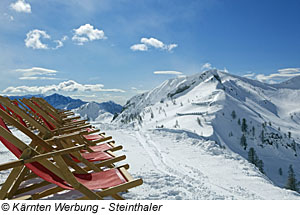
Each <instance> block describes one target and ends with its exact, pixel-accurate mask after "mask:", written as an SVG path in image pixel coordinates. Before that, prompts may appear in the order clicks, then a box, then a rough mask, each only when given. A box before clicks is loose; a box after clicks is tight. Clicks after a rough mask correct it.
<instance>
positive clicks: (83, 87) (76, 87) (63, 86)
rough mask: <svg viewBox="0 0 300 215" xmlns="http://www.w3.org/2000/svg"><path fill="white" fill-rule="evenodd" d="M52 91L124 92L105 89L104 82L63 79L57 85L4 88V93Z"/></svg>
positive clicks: (44, 92)
mask: <svg viewBox="0 0 300 215" xmlns="http://www.w3.org/2000/svg"><path fill="white" fill-rule="evenodd" d="M51 92H119V93H124V92H125V91H124V90H121V89H105V88H104V85H103V84H94V85H92V84H80V83H77V82H76V81H73V80H69V81H63V82H61V83H59V84H57V85H55V84H53V85H46V86H18V87H8V88H6V89H5V90H3V93H13V94H27V93H32V94H46V93H51Z"/></svg>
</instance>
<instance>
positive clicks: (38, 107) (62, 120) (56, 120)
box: [22, 97, 87, 127]
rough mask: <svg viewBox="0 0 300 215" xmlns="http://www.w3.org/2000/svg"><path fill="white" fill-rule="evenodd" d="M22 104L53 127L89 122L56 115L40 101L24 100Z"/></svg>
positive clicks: (34, 99)
mask: <svg viewBox="0 0 300 215" xmlns="http://www.w3.org/2000/svg"><path fill="white" fill-rule="evenodd" d="M22 102H25V104H26V105H27V106H28V107H29V108H30V109H31V110H32V111H33V112H34V113H37V115H39V116H40V117H43V118H45V119H46V120H47V121H48V122H47V123H50V125H51V126H53V125H54V126H56V127H57V126H59V127H60V126H64V125H69V124H72V125H74V124H77V125H80V124H84V123H86V122H87V120H79V119H80V116H76V117H61V116H60V115H58V114H56V112H55V111H52V109H50V108H48V106H43V105H42V104H41V103H40V102H39V100H38V99H36V98H34V97H33V98H31V99H26V98H23V99H22Z"/></svg>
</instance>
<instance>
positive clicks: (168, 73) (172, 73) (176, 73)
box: [153, 71, 182, 75]
mask: <svg viewBox="0 0 300 215" xmlns="http://www.w3.org/2000/svg"><path fill="white" fill-rule="evenodd" d="M153 73H154V74H156V75H182V72H178V71H155V72H153Z"/></svg>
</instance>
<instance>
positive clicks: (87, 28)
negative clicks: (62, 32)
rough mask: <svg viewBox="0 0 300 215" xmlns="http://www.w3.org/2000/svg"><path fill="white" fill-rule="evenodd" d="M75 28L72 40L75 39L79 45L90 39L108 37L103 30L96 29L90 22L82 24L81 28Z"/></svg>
mask: <svg viewBox="0 0 300 215" xmlns="http://www.w3.org/2000/svg"><path fill="white" fill-rule="evenodd" d="M73 30H74V36H73V37H72V40H73V41H75V42H76V43H77V44H78V45H83V44H84V43H86V42H88V41H93V40H104V39H107V37H106V36H105V35H104V31H103V30H99V29H96V28H94V26H92V25H90V24H85V25H82V26H80V27H79V28H77V29H73Z"/></svg>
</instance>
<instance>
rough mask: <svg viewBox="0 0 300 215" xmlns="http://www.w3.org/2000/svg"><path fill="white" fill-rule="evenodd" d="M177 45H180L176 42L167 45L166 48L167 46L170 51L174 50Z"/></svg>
mask: <svg viewBox="0 0 300 215" xmlns="http://www.w3.org/2000/svg"><path fill="white" fill-rule="evenodd" d="M176 47H178V45H177V44H174V43H173V44H170V45H167V46H166V48H167V50H168V51H172V49H174V48H176Z"/></svg>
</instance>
